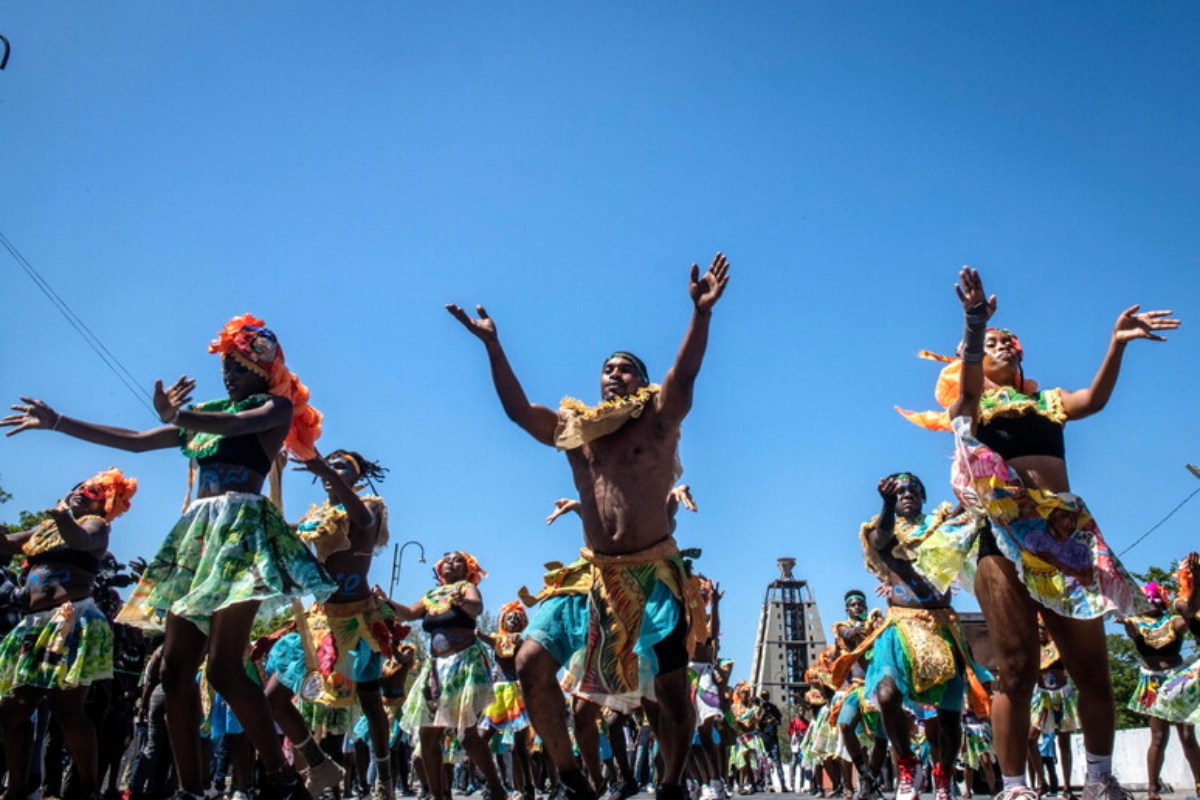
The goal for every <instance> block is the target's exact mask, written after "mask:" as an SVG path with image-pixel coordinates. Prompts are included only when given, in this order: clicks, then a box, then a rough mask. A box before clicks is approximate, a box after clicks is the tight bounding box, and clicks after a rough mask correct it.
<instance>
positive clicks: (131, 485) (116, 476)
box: [79, 467, 138, 522]
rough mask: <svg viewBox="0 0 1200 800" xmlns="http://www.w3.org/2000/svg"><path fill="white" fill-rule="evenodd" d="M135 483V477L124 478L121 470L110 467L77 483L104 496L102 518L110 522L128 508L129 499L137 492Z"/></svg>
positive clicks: (81, 487) (90, 492)
mask: <svg viewBox="0 0 1200 800" xmlns="http://www.w3.org/2000/svg"><path fill="white" fill-rule="evenodd" d="M137 485H138V482H137V478H126V477H125V476H124V475H123V474H122V473H121V470H119V469H117V468H116V467H110V468H108V469H106V470H105V471H104V472H101V473H100V474H99V475H96V476H95V477H92V478H88V479H87V480H86V481H84V482H83V483H81V484H79V488H80V489H81V490H84V491H85V492H86V493H88V494H92V493H99V494H101V495H102V496H103V497H104V518H105V519H106V520H108V521H109V522H112V521H113V520H114V519H116V518H117V517H119V516H121V515H122V514H124V513H125V512H126V511H128V510H129V499H130V498H131V497H133V496H134V495H135V494H136V493H137ZM88 490H90V491H88Z"/></svg>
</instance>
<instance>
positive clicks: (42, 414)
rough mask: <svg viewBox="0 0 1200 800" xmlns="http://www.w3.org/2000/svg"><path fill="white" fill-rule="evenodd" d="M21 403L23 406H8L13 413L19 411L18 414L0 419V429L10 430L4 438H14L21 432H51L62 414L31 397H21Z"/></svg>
mask: <svg viewBox="0 0 1200 800" xmlns="http://www.w3.org/2000/svg"><path fill="white" fill-rule="evenodd" d="M21 402H22V403H24V404H25V405H15V406H9V408H11V409H12V410H13V411H20V412H21V413H20V414H9V415H8V416H7V417H5V418H4V419H0V427H4V428H12V430H11V431H9V432H8V433H6V434H4V435H5V436H16V435H17V434H18V433H20V432H21V431H36V430H47V431H52V430H54V429H56V428H57V427H58V421H59V419H61V418H62V414H59V413H58V412H57V411H55V410H54V409H53V408H51V407H50V406H48V405H47V404H46V403H43V402H42V401H41V400H35V399H34V398H32V397H22V398H21Z"/></svg>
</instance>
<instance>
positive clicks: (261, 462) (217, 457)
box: [196, 433, 271, 475]
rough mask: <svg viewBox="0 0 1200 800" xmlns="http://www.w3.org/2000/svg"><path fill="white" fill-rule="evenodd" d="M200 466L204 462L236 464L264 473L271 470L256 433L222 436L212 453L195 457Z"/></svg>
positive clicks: (269, 460)
mask: <svg viewBox="0 0 1200 800" xmlns="http://www.w3.org/2000/svg"><path fill="white" fill-rule="evenodd" d="M196 463H197V464H199V465H200V466H204V465H205V464H236V465H238V466H239V467H245V468H247V469H249V470H252V471H254V472H257V473H258V474H259V475H266V474H267V473H268V472H270V471H271V459H270V458H268V457H267V454H266V453H265V452H264V451H263V447H262V442H260V441H259V440H258V434H257V433H246V434H242V435H241V436H222V437H221V440H220V441H219V442H217V449H216V450H214V451H213V453H212V455H207V456H204V457H203V458H198V459H196Z"/></svg>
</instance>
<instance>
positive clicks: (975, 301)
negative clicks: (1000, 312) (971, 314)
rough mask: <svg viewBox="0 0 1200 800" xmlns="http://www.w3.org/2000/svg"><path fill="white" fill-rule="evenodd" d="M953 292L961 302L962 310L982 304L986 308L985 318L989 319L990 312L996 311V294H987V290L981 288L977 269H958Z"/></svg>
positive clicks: (981, 283)
mask: <svg viewBox="0 0 1200 800" xmlns="http://www.w3.org/2000/svg"><path fill="white" fill-rule="evenodd" d="M954 292H955V293H956V294H957V295H958V300H959V302H961V303H962V307H963V311H970V310H971V309H973V308H975V307H976V306H979V305H981V304H982V306H983V307H984V309H986V313H987V317H986V318H987V319H991V318H992V314H995V313H996V295H992V296H991V297H988V296H987V292H985V291H984V290H983V278H981V277H979V270H977V269H973V268H971V267H963V268H962V269H961V270H959V271H958V283H957V284H955V286H954Z"/></svg>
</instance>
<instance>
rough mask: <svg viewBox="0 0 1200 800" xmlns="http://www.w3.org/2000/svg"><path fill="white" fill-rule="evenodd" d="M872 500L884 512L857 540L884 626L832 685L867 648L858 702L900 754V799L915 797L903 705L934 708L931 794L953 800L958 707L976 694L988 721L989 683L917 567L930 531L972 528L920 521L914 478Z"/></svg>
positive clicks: (889, 484)
mask: <svg viewBox="0 0 1200 800" xmlns="http://www.w3.org/2000/svg"><path fill="white" fill-rule="evenodd" d="M878 491H879V496H880V497H881V498H882V499H883V508H882V510H881V511H880V512H879V514H878V515H877V516H876V517H874V518H873V519H872V520H871V521H870V522H867V523H864V524H863V526H862V528H861V531H860V538H861V539H862V547H863V556H864V558H865V561H866V566H867V569H868V570H869V571H870V572H871V573H872V574H874V575H875V576H876V577H877V578H879V579H880V580H881V581H883V584H884V586H885V587H886V590H887V598H888V616H887V623H886V624H885V625H883V626H882V627H881V628H878V629H877V630H876V631H875V633H873V634H872V635H871V636H870V637H868V638H867V639H866V640H864V641H863V642H862V643H861V644H859V645H858V647H856V648H855V650H854V651H853V652H852V653H851V654H849V655H848V656H845V657H843V658H840V659H839V660H838V663H837V664H835V665H834V680H835V681H837V680H838V679H839V677H840V676H841V675H842V674H843V673H844V672H845V671H847V670H849V663H847V662H849V661H852V660H854V659H857V658H859V657H861V656H862V654H863V653H865V652H866V650H867V649H868V648H870V649H871V651H872V658H871V661H870V664H869V666H868V667H867V674H866V678H865V682H864V685H863V697H864V699H865V700H866V701H867V702H869V703H871V704H873V705H875V706H877V707H878V708H879V711H880V714H881V716H882V718H883V727H884V730H886V732H887V738H888V741H890V742H891V746H892V750H893V752H894V753H895V754H896V766H897V772H898V773H899V777H898V781H897V784H898V786H897V791H896V800H914V798H915V797H916V796H917V793H918V787H917V786H916V785H915V783H914V781H915V779H916V770H917V758H916V755H915V754H914V753H913V750H912V747H911V742H910V741H909V731H910V729H911V725H910V720H909V713H908V711H906V709H905V705H906V704H907V705H908V706H909V708H918V707H920V706H922V705H924V706H933V707H935V708H936V709H937V723H938V724H937V726H936V727H937V736H936V739H934V740H932V741H931V742H930V744H931V745H932V749H933V751H934V755H935V758H936V763H935V764H934V766H933V790H934V796H935V798H936V800H950V797H951V789H950V783H951V781H952V780H953V778H954V762H955V759H957V757H958V751H959V746H960V744H961V740H962V728H961V722H962V711H963V705H964V698H965V697H966V696H967V693H968V690H973V691H971V699H972V701H973V702H972V711H974V712H975V713H976V714H978V715H979V716H987V714H988V713H989V708H988V700H987V691H986V690H985V689H984V688H983V686H982V682H984V681H987V680H990V679H991V675H989V674H987V672H986V670H982V668H980V667H977V665H975V664H974V662H973V661H972V659H971V654H970V649H969V648H968V647H967V644H966V639H965V637H964V635H963V631H962V624H961V623H960V622H959V621H958V615H957V614H955V613H954V609H953V608H951V607H950V593H949V592H946V591H938V590H937V589H935V588H934V587H933V586H931V585H930V584H929V582H928V581H927V580H925V579H924V578H923V577H921V575H920V574H919V573H917V571H916V570H915V569H914V567H913V561H914V560H915V558H916V553H917V551H918V550H919V549H920V547H921V546H922V544H923V543H924V542H925V541H926V540H927V539H928V537H929V536H930V534H932V533H933V532H934V531H936V530H938V529H940V528H943V527H953V526H963V525H970V524H971V521H970V520H969V519H968V517H967V515H966V514H961V513H960V514H958V515H955V514H954V512H953V511H952V510H951V508H950V505H949V504H948V503H943V504H942V505H940V506H939V507H938V508H937V509H936V510H935V511H934V512H933V513H932V514H925V513H924V504H925V499H926V496H925V485H924V484H923V483H921V479H920V478H918V477H917V476H916V475H913V474H911V473H907V472H897V473H895V474H893V475H889V476H888V477H886V478H884V479H883V480H881V481H880V482H879V486H878ZM980 671H981V674H976V673H977V672H980ZM856 766H857V767H858V772H859V781H860V784H861V783H867V784H870V791H877V789H878V787H879V786H880V785H881V784H882V781H881V780H880V778H879V776H878V772H877V769H878V766H877V765H872V766H875V767H876V768H875V769H871V767H869V766H868V765H867V764H865V763H860V762H856Z"/></svg>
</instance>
